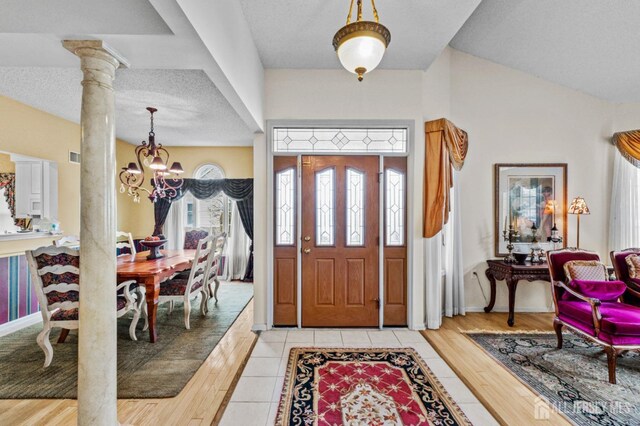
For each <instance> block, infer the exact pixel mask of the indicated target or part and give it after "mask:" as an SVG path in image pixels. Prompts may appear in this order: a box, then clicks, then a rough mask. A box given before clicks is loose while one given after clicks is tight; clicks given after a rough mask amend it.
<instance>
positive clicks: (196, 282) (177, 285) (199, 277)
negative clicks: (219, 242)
mask: <svg viewBox="0 0 640 426" xmlns="http://www.w3.org/2000/svg"><path fill="white" fill-rule="evenodd" d="M212 241H213V237H212V236H209V237H206V238H202V239H200V240H199V241H198V245H197V247H196V254H195V257H194V259H193V263H192V265H191V272H190V273H189V276H188V277H187V278H184V277H182V276H176V277H174V278H171V279H169V280H167V281H164V282H162V283H160V296H159V297H158V304H162V303H166V302H169V303H170V308H169V311H170V312H171V310H172V308H173V303H174V302H184V325H185V327H186V328H187V330H189V329H190V324H189V318H190V315H191V299H193V298H195V297H197V296H198V294H200V295H202V301H201V304H200V311H201V312H202V315H205V314H206V312H207V301H208V299H209V291H208V290H207V287H208V286H207V285H206V284H207V283H206V281H205V277H206V272H207V270H206V268H207V265H208V262H209V254H210V253H211V248H212V245H213V244H212Z"/></svg>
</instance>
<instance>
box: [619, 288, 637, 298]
mask: <svg viewBox="0 0 640 426" xmlns="http://www.w3.org/2000/svg"><path fill="white" fill-rule="evenodd" d="M627 294H629V295H631V296H633V297H635V298H637V299H638V300H640V291H637V290H634V289H632V288H631V287H629V286H627V289H626V290H625V291H624V294H623V297H624V296H626V295H627Z"/></svg>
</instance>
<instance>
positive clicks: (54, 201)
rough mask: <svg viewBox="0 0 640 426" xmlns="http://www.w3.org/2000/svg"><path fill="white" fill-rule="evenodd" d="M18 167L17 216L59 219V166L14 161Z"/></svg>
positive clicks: (50, 163) (48, 162)
mask: <svg viewBox="0 0 640 426" xmlns="http://www.w3.org/2000/svg"><path fill="white" fill-rule="evenodd" d="M13 161H14V162H15V165H16V195H15V197H16V216H17V217H26V216H30V217H34V218H43V219H49V220H52V221H55V220H57V218H58V164H57V163H55V162H51V161H32V160H19V159H14V160H13Z"/></svg>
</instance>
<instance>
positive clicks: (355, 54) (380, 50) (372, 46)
mask: <svg viewBox="0 0 640 426" xmlns="http://www.w3.org/2000/svg"><path fill="white" fill-rule="evenodd" d="M371 6H372V8H373V16H374V19H375V22H373V21H363V20H362V0H358V10H357V21H356V22H353V23H351V11H352V10H353V0H352V1H351V7H350V8H349V14H348V15H347V25H345V26H344V27H342V28H340V29H339V30H338V32H337V33H336V34H335V35H334V36H333V48H334V49H335V50H336V53H337V54H338V59H339V60H340V63H341V64H342V66H343V67H344V68H345V69H346V70H347V71H349V72H351V73H354V74H357V75H358V80H359V81H362V79H363V78H364V74H365V73H368V72H371V71H373V70H374V69H375V68H376V67H377V66H378V65H379V64H380V61H382V57H383V56H384V52H385V50H386V49H387V47H388V46H389V43H390V42H391V33H390V32H389V30H388V29H387V27H385V26H384V25H382V24H380V23H379V22H378V12H377V10H376V7H375V3H374V2H373V1H372V2H371Z"/></svg>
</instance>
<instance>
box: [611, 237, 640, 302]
mask: <svg viewBox="0 0 640 426" xmlns="http://www.w3.org/2000/svg"><path fill="white" fill-rule="evenodd" d="M633 254H635V255H638V256H640V248H628V249H624V250H621V251H612V252H611V254H610V256H611V263H612V264H613V269H614V271H615V272H616V278H617V279H619V280H620V281H622V282H624V283H625V284H626V285H627V291H626V292H625V294H624V296H623V297H624V302H625V303H628V304H630V305H635V306H640V276H636V277H635V278H631V277H630V276H629V265H628V264H627V257H628V256H630V255H633Z"/></svg>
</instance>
